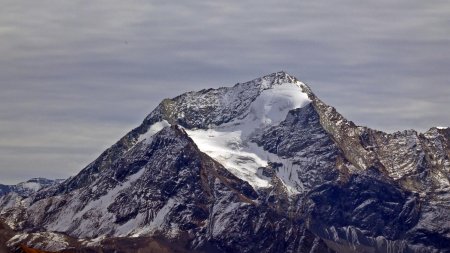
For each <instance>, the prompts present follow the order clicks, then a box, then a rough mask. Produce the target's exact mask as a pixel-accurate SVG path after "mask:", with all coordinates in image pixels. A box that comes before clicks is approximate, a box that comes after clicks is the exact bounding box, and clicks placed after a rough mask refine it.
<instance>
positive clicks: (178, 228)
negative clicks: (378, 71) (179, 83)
mask: <svg viewBox="0 0 450 253" xmlns="http://www.w3.org/2000/svg"><path fill="white" fill-rule="evenodd" d="M449 155H450V129H448V128H447V129H438V128H432V129H430V130H429V131H428V132H426V133H424V134H422V133H417V132H416V131H413V130H410V131H404V132H397V133H393V134H387V133H383V132H380V131H376V130H372V129H370V128H366V127H360V126H356V125H355V124H354V123H353V122H351V121H348V120H346V119H345V118H344V117H343V116H342V115H340V114H339V113H338V112H337V111H336V110H335V109H334V108H333V107H331V106H328V105H326V104H325V103H323V102H322V101H321V100H320V99H318V98H317V97H316V96H315V95H314V93H313V92H312V91H311V89H310V88H309V87H308V86H307V85H305V84H303V83H301V82H300V81H298V80H297V79H296V78H295V77H292V76H289V75H288V74H286V73H284V72H278V73H274V74H271V75H268V76H265V77H262V78H258V79H255V80H253V81H250V82H246V83H239V84H236V85H235V86H233V87H229V88H219V89H208V90H202V91H199V92H189V93H185V94H183V95H180V96H178V97H175V98H173V99H165V100H163V101H162V102H161V103H160V104H159V106H158V107H157V108H156V109H155V110H154V111H153V112H152V113H150V114H149V115H148V116H147V117H146V119H145V120H144V122H143V123H142V124H141V125H140V126H139V127H137V128H135V129H134V130H132V131H131V132H130V133H128V134H127V135H126V136H124V137H123V138H121V139H120V140H119V141H118V142H117V143H116V144H114V145H113V146H112V147H111V148H109V149H108V150H106V151H105V152H104V153H103V154H102V155H101V156H100V157H99V158H98V159H96V160H95V161H94V162H92V163H91V164H90V165H88V166H87V167H86V168H84V169H83V170H82V171H81V172H80V173H79V174H78V175H76V176H74V177H72V178H70V179H67V180H66V181H64V182H62V183H60V184H55V185H52V186H51V187H47V188H44V189H42V190H39V191H37V192H36V193H34V194H31V196H23V197H20V198H14V201H12V200H11V196H10V195H6V196H4V197H2V198H1V199H0V213H1V217H3V218H4V219H5V221H6V222H7V224H9V225H10V226H11V227H13V228H14V229H15V230H16V231H19V232H20V233H19V234H18V235H16V236H14V237H13V238H12V239H11V240H9V242H8V245H9V247H10V248H17V245H20V244H27V245H28V246H32V247H40V248H41V249H43V250H49V251H61V250H66V252H70V249H73V248H76V249H78V250H80V251H79V252H82V250H86V252H88V250H93V251H94V252H95V250H98V251H100V250H102V249H103V250H105V249H111V247H116V248H115V249H116V250H118V249H119V248H120V251H121V252H136V251H138V250H142V249H145V248H146V247H149V245H154V246H155V245H156V246H155V247H159V248H160V249H164V250H167V252H184V251H186V252H187V251H189V252H194V251H197V252H449V251H450V214H449V210H450V183H449V178H450V161H449ZM50 235H51V236H50ZM47 237H48V238H51V239H47V240H46V241H45V243H42V241H43V240H45V239H43V238H47ZM118 241H121V243H117V242H118ZM119 244H120V245H130V246H129V247H128V248H127V249H124V248H123V247H119V246H117V245H119ZM114 245H116V246H114ZM133 245H134V246H133ZM147 249H149V248H147ZM68 250H69V251H68Z"/></svg>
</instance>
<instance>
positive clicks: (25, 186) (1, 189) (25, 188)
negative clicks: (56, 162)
mask: <svg viewBox="0 0 450 253" xmlns="http://www.w3.org/2000/svg"><path fill="white" fill-rule="evenodd" d="M62 181H64V179H47V178H32V179H29V180H27V181H25V182H21V183H18V184H16V185H4V184H0V196H3V195H6V194H8V193H10V192H14V193H17V194H19V195H20V196H22V197H28V196H29V195H31V194H33V193H35V192H37V191H39V190H41V189H42V188H45V187H49V186H52V185H55V184H58V183H60V182H62Z"/></svg>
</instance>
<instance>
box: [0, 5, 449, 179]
mask: <svg viewBox="0 0 450 253" xmlns="http://www.w3.org/2000/svg"><path fill="white" fill-rule="evenodd" d="M0 4H1V9H0V56H1V57H0V90H1V91H0V183H17V182H19V181H23V180H26V179H28V178H31V177H37V176H41V177H47V178H65V177H68V176H70V175H74V174H75V173H77V172H78V171H79V170H81V169H82V168H83V167H84V166H85V165H87V164H88V163H89V162H91V161H92V160H94V159H95V158H96V157H97V156H98V155H99V154H100V153H101V152H102V151H103V150H104V149H106V148H107V147H109V146H110V145H112V144H113V143H114V142H115V141H116V140H118V139H119V138H120V137H121V136H123V135H124V134H125V133H126V132H128V131H129V130H131V129H132V128H133V127H136V126H137V125H139V123H140V122H141V121H142V120H143V119H144V117H145V116H146V115H147V114H148V113H149V112H151V111H152V109H153V108H154V107H155V106H156V105H157V104H158V103H159V102H160V101H161V100H162V99H163V98H165V97H173V96H176V95H178V94H180V93H182V92H185V91H190V90H198V89H202V88H209V87H219V86H230V85H233V84H235V83H237V82H244V81H248V80H251V79H253V78H256V77H259V76H262V75H265V74H269V73H272V72H275V71H279V70H285V71H287V72H288V73H290V74H291V75H294V76H296V77H297V78H299V79H300V80H302V81H303V82H306V83H308V84H309V85H310V86H311V88H312V89H313V90H314V92H315V93H316V94H317V95H318V96H319V97H321V98H322V99H323V100H324V101H325V102H326V103H328V104H330V105H333V106H335V107H336V108H337V109H338V110H339V111H340V112H341V113H342V114H344V116H346V117H347V118H348V119H351V120H353V121H354V122H355V123H357V124H359V125H367V126H370V127H372V128H377V129H380V130H385V131H389V132H392V131H395V130H402V129H410V128H413V129H417V130H419V131H425V130H427V129H428V128H430V127H431V126H435V125H440V126H449V125H450V110H449V108H450V83H449V80H450V2H449V1H435V0H428V1H418V0H397V1H392V0H378V1H357V0H343V1H322V0H316V1H283V0H281V1H280V0H278V1H271V0H266V1H245V0H239V1H237V0H231V1H220V2H216V3H214V2H212V1H203V3H201V1H192V0H183V1H153V0H145V1H144V0H135V1H124V0H107V1H106V0H99V1H79V0H71V1H56V0H55V1H47V0H40V1H22V0H11V1H9V0H0Z"/></svg>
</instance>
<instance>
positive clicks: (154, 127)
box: [138, 120, 170, 143]
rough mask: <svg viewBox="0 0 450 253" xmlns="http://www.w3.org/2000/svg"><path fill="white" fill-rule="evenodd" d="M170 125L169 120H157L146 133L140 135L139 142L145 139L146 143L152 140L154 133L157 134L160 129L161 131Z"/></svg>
mask: <svg viewBox="0 0 450 253" xmlns="http://www.w3.org/2000/svg"><path fill="white" fill-rule="evenodd" d="M168 126H170V124H169V122H167V120H162V121H159V122H156V123H155V124H153V125H151V126H150V127H149V129H148V130H147V132H146V133H145V134H142V135H141V136H139V139H138V142H141V141H143V140H145V141H146V143H149V142H151V137H153V135H155V134H157V133H158V132H159V131H161V130H162V129H163V128H165V127H168Z"/></svg>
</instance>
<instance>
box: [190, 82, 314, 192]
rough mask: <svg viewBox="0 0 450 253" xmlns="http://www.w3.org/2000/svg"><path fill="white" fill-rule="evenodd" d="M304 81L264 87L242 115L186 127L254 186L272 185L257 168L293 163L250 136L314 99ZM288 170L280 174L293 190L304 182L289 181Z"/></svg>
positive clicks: (215, 156) (202, 147)
mask: <svg viewBox="0 0 450 253" xmlns="http://www.w3.org/2000/svg"><path fill="white" fill-rule="evenodd" d="M301 85H302V83H300V82H296V83H284V84H280V85H276V86H273V87H272V88H270V89H266V90H263V91H262V92H261V94H260V95H259V96H258V97H257V98H256V99H255V101H253V103H252V104H251V105H250V107H249V110H248V112H247V113H246V114H244V115H245V116H244V117H243V118H241V119H236V120H234V121H232V122H229V123H226V124H222V125H219V126H212V127H211V128H210V129H206V130H205V129H185V131H186V133H187V134H188V135H189V137H191V139H193V140H194V142H195V143H196V144H197V146H198V148H199V149H200V150H201V151H202V152H204V153H206V154H208V155H209V156H210V157H212V158H213V159H215V160H216V161H218V162H219V163H221V164H222V165H223V166H224V167H225V168H227V169H228V170H229V171H230V172H231V173H233V174H234V175H236V176H237V177H239V178H240V179H243V180H245V181H247V182H249V183H250V184H251V185H252V186H253V187H256V188H267V187H269V186H270V179H267V178H263V177H260V176H258V174H257V172H258V168H260V167H266V166H268V162H269V161H271V162H275V161H276V162H281V163H283V165H285V166H288V167H289V166H290V168H291V169H292V167H293V164H292V162H290V161H289V160H287V159H282V158H279V157H278V156H277V155H275V154H271V153H269V152H267V151H265V150H264V149H263V148H262V147H259V146H258V145H256V144H254V143H251V142H250V137H251V136H252V135H253V134H254V133H255V132H257V131H259V130H260V129H263V128H266V127H269V126H274V125H278V124H279V123H280V122H281V121H283V120H284V119H285V118H286V116H287V114H288V112H289V111H290V110H293V109H296V108H301V107H304V106H306V105H308V104H309V103H310V102H311V100H310V99H309V98H308V96H307V94H306V93H303V91H302V89H301ZM287 171H288V170H286V168H285V170H284V171H282V172H281V173H279V174H278V175H279V176H280V178H281V179H282V180H283V182H284V183H285V185H286V187H287V188H288V191H289V192H291V193H294V192H296V189H298V188H302V186H301V185H300V184H299V183H295V184H294V185H291V184H286V182H288V181H289V180H288V179H289V178H291V177H292V174H291V172H287ZM291 171H292V170H291ZM294 178H295V177H294Z"/></svg>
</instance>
